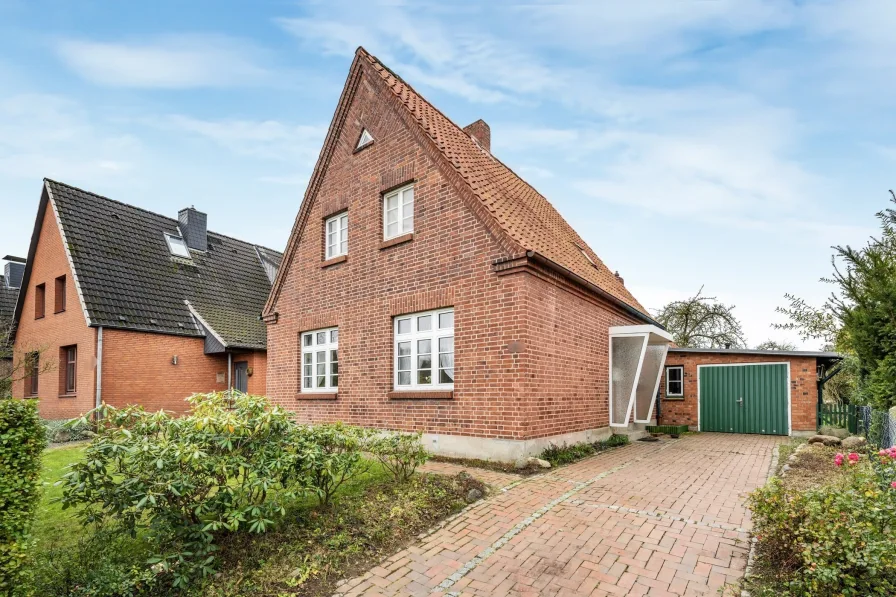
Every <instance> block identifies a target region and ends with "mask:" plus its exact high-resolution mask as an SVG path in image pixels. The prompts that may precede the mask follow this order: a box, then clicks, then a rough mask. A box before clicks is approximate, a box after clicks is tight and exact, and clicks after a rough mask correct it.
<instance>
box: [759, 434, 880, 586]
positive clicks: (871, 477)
mask: <svg viewBox="0 0 896 597" xmlns="http://www.w3.org/2000/svg"><path fill="white" fill-rule="evenodd" d="M836 462H837V465H838V466H845V467H846V468H847V469H848V470H847V474H846V475H843V476H842V478H841V479H840V480H839V481H838V482H835V483H829V484H826V485H822V486H820V487H815V488H811V489H807V490H804V491H799V490H796V489H794V488H791V487H788V486H787V485H786V484H785V483H783V482H782V481H781V480H780V479H777V478H776V479H772V481H771V482H770V483H769V484H768V485H766V486H765V487H763V488H760V489H758V490H757V491H755V492H754V493H753V494H752V495H751V496H750V507H751V508H752V510H753V518H754V530H753V533H754V535H755V536H756V539H757V543H756V548H757V556H758V562H759V563H760V564H761V568H763V569H765V570H766V571H767V574H769V575H770V576H771V582H770V583H768V584H766V585H765V586H762V587H760V591H761V592H758V591H756V592H754V593H758V594H767V595H794V596H796V595H799V596H803V595H813V596H820V597H825V596H834V595H850V596H860V595H861V596H864V595H894V594H896V558H894V557H893V555H892V551H893V546H894V545H896V450H892V451H889V452H883V451H882V452H881V453H880V455H878V456H874V457H872V458H870V459H869V458H862V457H861V456H859V455H858V454H856V453H852V454H850V455H849V456H848V457H847V456H844V455H842V454H838V455H837V458H836Z"/></svg>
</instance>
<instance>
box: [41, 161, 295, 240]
mask: <svg viewBox="0 0 896 597" xmlns="http://www.w3.org/2000/svg"><path fill="white" fill-rule="evenodd" d="M44 182H51V183H53V184H56V185H59V186H63V187H67V188H69V189H73V190H75V191H78V192H80V193H85V194H87V195H92V196H94V197H96V198H97V199H103V200H104V201H109V202H110V203H117V204H118V205H122V206H124V207H128V208H131V209H136V210H138V211H142V212H143V213H147V214H150V215H152V216H156V217H159V218H164V219H166V220H170V221H171V222H174V224H175V226H180V220H178V219H176V218H172V217H169V216H166V215H165V214H160V213H159V212H157V211H151V210H149V209H146V208H145V207H140V206H139V205H133V204H131V203H125V202H124V201H119V200H118V199H112V198H111V197H106V196H105V195H100V194H99V193H94V192H93V191H88V190H87V189H82V188H81V187H76V186H75V185H72V184H68V183H66V182H61V181H58V180H53V179H52V178H47V177H44ZM206 232H207V233H208V234H214V235H215V236H221V237H223V238H228V239H230V240H234V241H236V242H240V243H243V244H246V245H250V246H253V247H261V248H263V249H265V250H268V251H273V252H275V253H280V254H281V255H282V253H281V252H280V251H278V250H277V249H271V248H270V247H266V246H265V245H260V244H258V243H253V242H251V241H248V240H243V239H241V238H237V237H235V236H230V235H229V234H223V233H221V232H215V231H214V230H207V231H206Z"/></svg>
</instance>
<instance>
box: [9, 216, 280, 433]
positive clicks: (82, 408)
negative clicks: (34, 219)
mask: <svg viewBox="0 0 896 597" xmlns="http://www.w3.org/2000/svg"><path fill="white" fill-rule="evenodd" d="M52 205H53V204H52V202H48V203H47V208H46V213H45V214H44V218H43V222H42V224H41V229H40V237H39V242H38V243H37V246H36V250H35V255H34V258H33V260H32V264H31V276H30V281H29V284H28V287H27V288H23V289H22V291H21V292H23V293H25V299H24V301H25V302H24V308H23V310H22V315H21V317H20V320H19V325H18V330H17V333H16V341H15V353H16V355H17V358H21V357H22V355H23V354H25V353H27V352H30V351H34V350H41V351H42V353H41V361H42V363H50V364H51V367H52V368H51V370H49V371H46V372H45V373H43V374H42V375H41V376H40V378H39V382H38V389H39V392H38V395H37V397H38V398H39V410H40V414H41V416H42V417H43V418H45V419H64V418H71V417H75V416H79V415H81V414H83V413H84V412H86V411H88V410H90V409H92V408H93V407H94V405H95V403H96V354H97V353H96V350H97V328H91V327H88V325H87V320H86V319H85V317H84V311H83V309H82V308H81V304H80V301H79V299H78V294H77V291H76V289H75V285H74V282H73V275H72V271H71V268H70V266H69V262H68V259H67V256H66V253H65V248H64V244H63V242H62V236H61V234H60V231H59V226H58V224H57V219H56V216H55V214H54V212H53V207H52ZM60 276H65V277H66V309H65V311H63V312H60V313H56V312H55V309H54V306H55V305H56V302H57V301H56V295H55V292H56V284H55V280H56V279H57V278H58V277H60ZM40 284H44V285H45V286H44V287H45V289H46V290H45V293H46V296H45V309H44V317H42V318H40V319H35V290H34V289H35V287H36V286H37V285H40ZM72 345H76V346H77V347H78V360H77V390H76V392H75V393H74V394H71V395H64V392H63V391H62V390H61V388H64V377H63V372H64V369H65V366H64V364H63V362H62V360H61V359H60V356H61V354H62V347H65V346H72ZM174 356H177V365H173V364H172V360H173V357H174ZM239 361H248V363H249V367H250V368H252V375H250V376H249V378H248V391H249V392H250V393H256V394H264V393H265V379H266V373H267V367H266V362H265V361H266V358H265V353H264V352H263V351H257V352H246V353H235V354H234V355H233V362H234V363H237V362H239ZM219 379H220V380H221V381H218V380H219ZM25 386H26V380H24V379H20V380H18V381H17V382H16V383H15V384H14V385H13V396H15V397H19V398H20V397H29V396H28V393H27V392H26V388H25ZM225 389H227V355H226V354H219V355H206V354H204V341H203V339H202V338H195V337H185V336H173V335H166V334H156V333H145V332H138V331H132V330H118V329H112V328H104V329H103V367H102V399H103V401H104V402H106V403H107V404H110V405H113V406H116V407H121V406H124V405H127V404H133V403H140V404H143V405H144V406H145V407H146V408H147V409H148V410H158V409H165V410H170V411H173V412H177V413H182V412H184V410H185V408H186V403H185V402H184V399H185V398H186V397H187V396H189V395H191V394H193V393H196V392H211V391H217V390H225Z"/></svg>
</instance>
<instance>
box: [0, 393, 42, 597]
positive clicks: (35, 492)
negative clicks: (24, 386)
mask: <svg viewBox="0 0 896 597" xmlns="http://www.w3.org/2000/svg"><path fill="white" fill-rule="evenodd" d="M44 447H46V435H45V432H44V427H43V425H42V424H41V420H40V417H39V416H38V414H37V402H35V401H33V400H27V401H26V400H11V399H4V400H0V595H16V594H18V592H19V591H20V590H21V589H20V587H22V586H23V584H24V582H23V580H24V575H25V574H26V573H27V571H28V566H27V564H28V549H27V548H28V545H29V538H28V534H29V531H30V530H31V523H32V522H33V520H34V513H35V509H36V508H37V504H38V501H39V500H40V490H41V481H40V472H41V452H42V451H43V449H44Z"/></svg>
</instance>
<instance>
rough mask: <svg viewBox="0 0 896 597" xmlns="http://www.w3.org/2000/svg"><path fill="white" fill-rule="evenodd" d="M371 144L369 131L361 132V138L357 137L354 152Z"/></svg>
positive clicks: (371, 138)
mask: <svg viewBox="0 0 896 597" xmlns="http://www.w3.org/2000/svg"><path fill="white" fill-rule="evenodd" d="M371 143H373V135H371V134H370V131H368V130H367V129H362V130H361V136H360V137H358V145H356V146H355V151H357V150H359V149H361V148H362V147H367V146H368V145H370V144H371Z"/></svg>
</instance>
